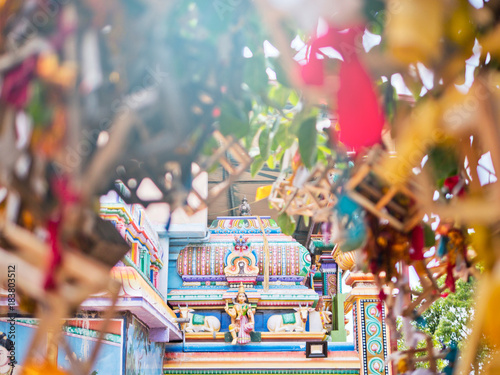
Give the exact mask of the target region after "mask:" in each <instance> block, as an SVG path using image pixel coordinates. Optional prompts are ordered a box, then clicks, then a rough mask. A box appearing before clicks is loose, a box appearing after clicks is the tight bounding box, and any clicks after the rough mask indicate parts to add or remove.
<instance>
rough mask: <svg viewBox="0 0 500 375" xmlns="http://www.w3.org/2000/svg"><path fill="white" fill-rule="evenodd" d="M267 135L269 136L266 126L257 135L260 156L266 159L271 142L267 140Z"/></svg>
mask: <svg viewBox="0 0 500 375" xmlns="http://www.w3.org/2000/svg"><path fill="white" fill-rule="evenodd" d="M269 137H270V130H269V128H268V127H267V126H266V127H265V128H264V129H263V130H262V131H261V133H260V136H259V150H260V157H261V158H262V159H267V157H268V156H269V146H270V143H271V142H269Z"/></svg>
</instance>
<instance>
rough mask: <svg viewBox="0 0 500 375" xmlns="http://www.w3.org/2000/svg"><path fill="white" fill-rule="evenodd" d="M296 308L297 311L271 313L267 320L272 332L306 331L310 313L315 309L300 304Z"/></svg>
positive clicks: (268, 327)
mask: <svg viewBox="0 0 500 375" xmlns="http://www.w3.org/2000/svg"><path fill="white" fill-rule="evenodd" d="M294 310H295V311H296V312H295V313H288V314H279V315H271V317H270V318H269V320H268V321H267V329H269V331H270V332H282V331H286V332H304V331H305V327H306V323H307V317H308V314H309V312H310V311H314V309H313V308H312V307H308V306H301V305H300V304H299V307H295V308H294Z"/></svg>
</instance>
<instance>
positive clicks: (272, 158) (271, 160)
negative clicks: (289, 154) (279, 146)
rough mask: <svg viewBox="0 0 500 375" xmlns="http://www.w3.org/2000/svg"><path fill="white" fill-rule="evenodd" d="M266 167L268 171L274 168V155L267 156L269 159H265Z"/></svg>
mask: <svg viewBox="0 0 500 375" xmlns="http://www.w3.org/2000/svg"><path fill="white" fill-rule="evenodd" d="M267 166H268V167H269V169H274V168H276V158H275V157H274V155H271V156H269V158H268V159H267Z"/></svg>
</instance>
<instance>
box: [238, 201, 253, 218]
mask: <svg viewBox="0 0 500 375" xmlns="http://www.w3.org/2000/svg"><path fill="white" fill-rule="evenodd" d="M239 210H240V216H250V215H252V209H251V207H250V205H249V204H248V200H247V197H246V196H243V199H242V200H241V204H240V207H239Z"/></svg>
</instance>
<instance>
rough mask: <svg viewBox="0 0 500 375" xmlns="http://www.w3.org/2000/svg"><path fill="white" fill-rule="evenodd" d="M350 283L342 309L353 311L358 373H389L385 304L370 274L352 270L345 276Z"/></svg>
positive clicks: (347, 282)
mask: <svg viewBox="0 0 500 375" xmlns="http://www.w3.org/2000/svg"><path fill="white" fill-rule="evenodd" d="M345 283H346V285H350V286H351V287H352V290H351V292H350V293H349V294H348V296H347V298H346V302H345V307H344V311H345V313H346V314H347V313H349V312H350V311H351V310H352V311H353V314H352V315H353V331H354V332H353V334H354V347H355V349H356V351H357V352H358V353H359V358H360V361H361V369H360V375H392V369H391V366H385V359H386V358H387V356H388V355H389V354H390V352H391V345H390V343H391V340H390V333H389V329H388V327H387V326H386V323H385V312H386V311H385V309H386V307H385V305H384V304H380V299H379V297H378V296H379V290H378V288H377V286H376V285H375V282H374V279H373V276H372V275H371V274H363V273H351V274H349V275H348V276H347V278H346V280H345Z"/></svg>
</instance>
